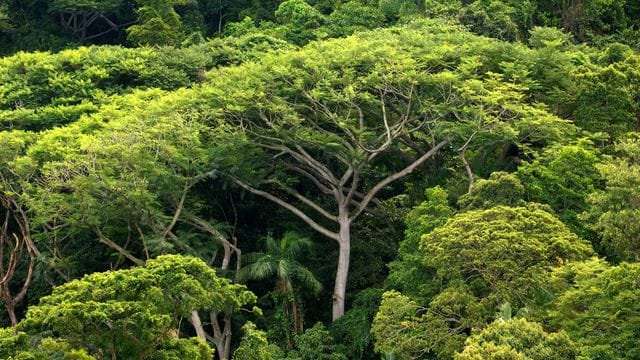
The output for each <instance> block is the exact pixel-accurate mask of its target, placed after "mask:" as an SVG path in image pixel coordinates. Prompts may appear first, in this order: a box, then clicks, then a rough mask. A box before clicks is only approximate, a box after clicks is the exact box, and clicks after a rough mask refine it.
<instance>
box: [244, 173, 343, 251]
mask: <svg viewBox="0 0 640 360" xmlns="http://www.w3.org/2000/svg"><path fill="white" fill-rule="evenodd" d="M232 180H233V181H234V182H235V183H236V184H238V185H239V186H240V187H241V188H243V189H245V190H247V191H248V192H250V193H252V194H254V195H258V196H261V197H263V198H265V199H267V200H271V201H273V202H274V203H276V204H278V205H280V206H282V207H283V208H285V209H287V210H289V211H290V212H292V213H293V214H294V215H296V216H297V217H298V218H300V219H301V220H302V221H304V222H305V223H307V224H308V225H309V226H311V227H312V228H313V229H314V230H316V231H317V232H319V233H321V234H322V235H324V236H326V237H328V238H331V239H334V240H336V241H338V240H339V239H340V237H339V235H338V234H337V233H335V232H333V231H330V230H329V229H327V228H325V227H324V226H322V225H320V224H318V223H317V222H315V221H314V220H313V219H311V218H310V217H309V216H307V215H306V214H305V213H304V212H302V210H300V209H298V208H297V207H295V206H294V205H292V204H289V203H288V202H286V201H284V200H282V199H280V198H279V197H276V196H274V195H272V194H270V193H268V192H265V191H262V190H258V189H256V188H254V187H252V186H251V185H249V184H247V183H246V182H244V181H242V180H240V179H237V178H234V177H232Z"/></svg>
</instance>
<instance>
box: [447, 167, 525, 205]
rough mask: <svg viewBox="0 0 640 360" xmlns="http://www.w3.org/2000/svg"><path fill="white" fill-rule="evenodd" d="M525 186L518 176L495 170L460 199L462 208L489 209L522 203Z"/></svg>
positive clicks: (459, 202)
mask: <svg viewBox="0 0 640 360" xmlns="http://www.w3.org/2000/svg"><path fill="white" fill-rule="evenodd" d="M523 198H524V186H522V183H520V180H519V179H518V177H516V176H515V175H513V174H509V173H506V172H502V171H499V172H494V173H492V174H491V176H490V177H489V179H486V180H485V179H481V180H478V182H477V183H476V184H475V186H474V187H473V189H471V191H470V192H469V193H468V194H465V195H463V196H462V197H460V199H459V200H458V206H460V208H461V209H462V210H476V209H489V208H492V207H494V206H498V205H504V206H516V205H521V203H522V202H523V201H522V200H523Z"/></svg>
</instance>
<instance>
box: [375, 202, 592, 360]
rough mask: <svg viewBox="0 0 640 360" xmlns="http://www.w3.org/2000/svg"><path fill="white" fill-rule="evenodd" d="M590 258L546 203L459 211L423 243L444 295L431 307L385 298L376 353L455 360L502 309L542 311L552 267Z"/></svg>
mask: <svg viewBox="0 0 640 360" xmlns="http://www.w3.org/2000/svg"><path fill="white" fill-rule="evenodd" d="M592 253H593V250H591V247H590V246H589V244H588V243H586V242H585V241H583V240H580V239H579V238H578V237H577V236H575V235H574V234H573V233H571V232H570V231H569V230H568V229H567V227H566V226H565V225H563V224H562V223H561V222H560V221H559V220H558V219H556V218H555V217H554V216H553V215H551V214H550V213H548V212H547V211H545V210H544V209H543V207H541V206H540V205H536V204H530V205H528V206H526V207H505V206H497V207H494V208H491V209H487V210H471V211H467V212H462V213H459V214H456V215H455V216H453V217H452V218H450V219H449V220H448V221H447V222H446V224H444V225H443V226H440V227H438V228H436V229H435V230H433V231H431V232H428V233H426V234H425V235H423V236H422V240H421V245H420V254H422V256H423V264H424V266H425V267H426V269H427V270H430V271H431V273H432V274H433V275H432V277H431V279H430V280H427V281H431V282H432V284H433V285H432V286H434V285H435V286H439V287H440V292H439V293H437V294H436V295H435V296H434V297H432V298H431V299H429V300H428V302H425V300H424V298H422V299H421V298H417V301H420V302H417V301H416V300H414V299H411V298H409V297H407V296H405V295H402V294H400V293H397V292H388V293H386V294H385V295H384V296H383V300H382V304H381V305H380V310H379V312H378V314H377V315H376V318H375V320H374V325H373V328H372V331H373V333H374V334H375V336H376V350H377V351H379V352H382V353H386V354H394V355H396V356H398V357H399V358H400V359H411V358H416V357H420V356H427V355H429V356H435V357H437V358H443V359H445V358H450V357H451V356H452V355H453V353H454V352H456V351H461V349H462V345H463V342H464V339H465V337H466V334H467V333H468V332H469V331H470V330H471V329H478V328H483V327H485V326H486V324H488V323H489V322H490V321H491V320H492V319H493V317H494V314H495V313H496V312H497V311H498V309H499V307H500V305H501V304H504V303H505V302H509V303H512V304H514V305H515V307H516V308H518V309H521V308H524V307H529V308H531V309H537V310H539V309H540V307H541V305H543V304H544V303H545V302H546V301H548V300H549V296H550V293H549V290H548V289H547V288H549V286H548V284H547V283H548V282H549V279H550V278H551V273H550V269H552V268H554V267H559V266H561V265H563V264H565V263H567V262H571V261H576V260H582V259H585V258H587V257H588V256H589V255H591V254H592ZM423 271H425V270H423ZM427 333H428V334H430V336H428V337H426V336H424V334H427Z"/></svg>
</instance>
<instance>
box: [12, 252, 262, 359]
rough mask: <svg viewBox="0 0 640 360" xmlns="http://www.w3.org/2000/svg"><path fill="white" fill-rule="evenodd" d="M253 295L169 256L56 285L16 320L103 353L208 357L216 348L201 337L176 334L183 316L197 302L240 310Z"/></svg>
mask: <svg viewBox="0 0 640 360" xmlns="http://www.w3.org/2000/svg"><path fill="white" fill-rule="evenodd" d="M253 301H255V296H254V295H253V294H252V293H251V292H249V291H247V290H245V288H244V287H243V286H240V285H232V284H230V282H229V281H228V280H226V279H220V278H218V277H216V275H215V272H214V271H213V270H212V269H210V268H209V267H208V266H207V265H206V264H205V263H204V262H202V261H201V260H199V259H196V258H192V257H182V256H178V255H165V256H161V257H158V258H157V259H154V260H149V261H148V262H147V264H146V265H145V266H143V267H134V268H131V269H127V270H118V271H113V272H105V273H94V274H91V275H87V276H85V277H84V278H83V279H81V280H74V281H72V282H70V283H67V284H64V285H62V286H59V287H56V288H55V289H54V291H53V293H52V294H51V295H49V296H45V297H43V298H41V301H40V304H39V305H37V306H33V307H31V308H30V309H29V312H28V313H27V316H26V318H25V320H23V321H22V322H21V323H20V324H19V326H18V327H19V329H20V330H21V331H25V332H27V333H30V334H38V333H42V334H48V333H49V332H53V333H54V334H56V336H58V337H59V338H60V339H62V340H64V341H66V342H68V343H69V344H73V345H74V346H78V347H82V348H85V349H86V350H88V351H90V352H91V353H93V354H96V355H98V356H117V357H118V358H120V357H122V358H139V357H142V356H162V357H163V358H166V359H179V358H190V359H209V358H210V357H211V356H212V350H211V349H210V348H209V347H208V346H207V345H205V344H204V343H203V342H201V341H200V340H199V339H195V338H191V339H186V338H183V339H178V338H176V337H175V335H176V334H177V332H178V331H179V330H178V327H179V322H180V319H181V318H182V317H185V316H189V314H190V312H191V311H192V310H198V309H215V310H217V311H223V310H227V309H234V310H236V311H237V310H238V309H240V308H241V307H242V306H243V305H245V304H248V303H251V302H253ZM107 354H109V355H107ZM144 354H146V355H144Z"/></svg>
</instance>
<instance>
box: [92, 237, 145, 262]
mask: <svg viewBox="0 0 640 360" xmlns="http://www.w3.org/2000/svg"><path fill="white" fill-rule="evenodd" d="M93 230H94V232H95V233H96V235H98V239H99V240H100V242H101V243H103V244H105V245H107V246H109V247H110V248H112V249H114V250H116V251H117V252H119V253H120V254H121V255H123V256H124V257H126V258H127V259H129V260H131V261H132V262H133V263H134V264H136V265H138V266H142V265H144V261H143V260H140V259H138V258H137V257H135V256H133V255H131V253H130V252H128V251H127V250H125V249H123V248H122V247H121V246H120V245H118V244H116V243H115V242H113V241H112V240H111V239H109V238H108V237H106V236H104V234H103V233H102V231H100V229H98V228H94V229H93Z"/></svg>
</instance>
